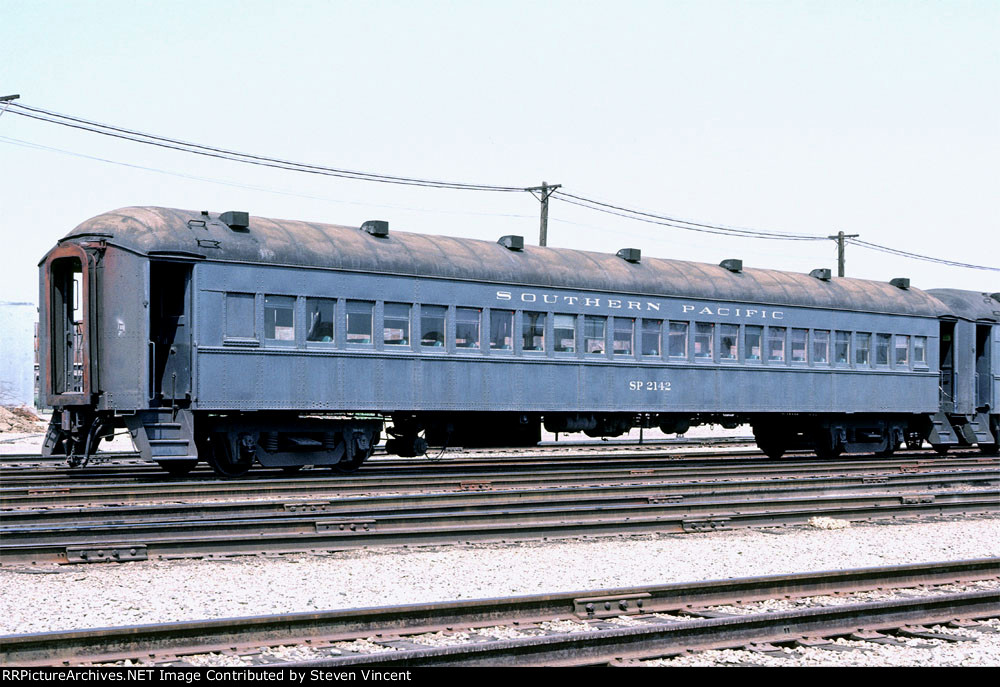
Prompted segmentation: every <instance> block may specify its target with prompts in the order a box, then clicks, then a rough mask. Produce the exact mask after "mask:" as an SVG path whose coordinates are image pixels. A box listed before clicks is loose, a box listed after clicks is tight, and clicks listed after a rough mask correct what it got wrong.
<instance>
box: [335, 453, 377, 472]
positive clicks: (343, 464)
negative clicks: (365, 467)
mask: <svg viewBox="0 0 1000 687" xmlns="http://www.w3.org/2000/svg"><path fill="white" fill-rule="evenodd" d="M371 454H372V449H368V450H365V451H363V450H361V449H357V448H356V449H354V458H353V459H352V460H342V461H340V462H339V463H334V464H333V465H331V466H330V467H331V468H332V469H333V471H334V472H339V473H341V474H342V475H349V474H351V473H352V472H357V471H358V468H360V467H361V465H362V464H363V463H364V462H365V461H366V460H368V458H369V457H370V456H371Z"/></svg>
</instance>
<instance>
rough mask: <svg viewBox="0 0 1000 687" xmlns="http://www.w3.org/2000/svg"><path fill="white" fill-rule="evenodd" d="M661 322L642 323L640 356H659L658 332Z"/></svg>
mask: <svg viewBox="0 0 1000 687" xmlns="http://www.w3.org/2000/svg"><path fill="white" fill-rule="evenodd" d="M661 331H663V320H643V321H642V354H643V355H660V332H661Z"/></svg>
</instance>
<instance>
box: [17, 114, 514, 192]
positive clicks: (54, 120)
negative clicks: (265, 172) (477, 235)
mask: <svg viewBox="0 0 1000 687" xmlns="http://www.w3.org/2000/svg"><path fill="white" fill-rule="evenodd" d="M10 113H11V114H16V115H19V116H21V117H28V118H30V119H35V120H38V121H42V122H48V123H50V124H57V125H59V126H64V127H69V128H73V129H79V130H82V131H88V132H90V133H95V134H100V135H102V136H109V137H112V138H119V139H124V140H128V141H133V142H135V143H144V144H146V145H153V146H157V147H160V148H168V149H171V150H179V151H181V152H187V153H193V154H196V155H203V156H206V157H214V158H220V159H225V160H231V161H234V162H243V163H246V164H255V165H260V166H263V167H273V168H277V169H288V170H291V171H297V172H305V173H309V174H321V175H325V176H336V177H342V178H347V179H357V180H361V181H376V182H380V183H389V184H401V185H407V186H426V187H432V188H445V189H451V190H462V191H494V192H506V193H513V192H517V193H520V192H524V191H526V190H527V189H526V188H525V187H523V186H496V185H490V184H475V183H466V182H453V181H440V180H435V179H420V178H416V177H404V176H395V175H390V174H377V173H374V172H360V171H356V170H349V169H341V168H337V167H327V166H324V165H314V164H308V163H301V162H294V161H291V160H283V159H280V158H274V157H268V156H265V155H256V154H251V153H241V152H238V151H234V150H227V149H225V148H217V147H214V146H206V145H202V144H200V143H192V142H189V141H182V140H179V139H174V138H169V137H166V136H160V135H157V134H148V133H144V132H141V131H135V130H132V129H126V128H124V127H118V126H113V125H110V124H102V123H101V122H95V121H91V120H88V119H83V118H80V117H74V116H71V115H64V114H60V113H58V112H53V111H51V110H45V109H42V108H39V107H31V106H28V105H24V104H23V103H13V102H12V103H10Z"/></svg>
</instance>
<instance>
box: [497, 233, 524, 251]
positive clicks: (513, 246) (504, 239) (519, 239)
mask: <svg viewBox="0 0 1000 687" xmlns="http://www.w3.org/2000/svg"><path fill="white" fill-rule="evenodd" d="M497 243H499V244H500V245H501V246H503V247H504V248H506V249H507V250H524V237H523V236H513V235H511V236H501V237H500V240H499V241H497Z"/></svg>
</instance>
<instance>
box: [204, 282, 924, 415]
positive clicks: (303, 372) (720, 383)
mask: <svg viewBox="0 0 1000 687" xmlns="http://www.w3.org/2000/svg"><path fill="white" fill-rule="evenodd" d="M197 269H198V271H199V276H198V284H199V293H198V298H199V309H198V312H199V313H201V318H202V326H201V328H200V330H199V331H200V332H201V334H202V336H201V341H200V342H199V346H200V347H199V372H200V379H199V382H198V393H197V402H198V407H199V408H201V409H206V410H207V409H218V410H225V409H267V408H276V409H288V410H294V409H320V410H329V411H383V412H391V411H394V410H415V411H433V410H442V411H443V410H452V411H455V410H483V411H502V410H516V411H524V412H528V411H534V412H546V411H549V412H554V411H569V412H572V411H599V410H600V411H608V412H655V411H663V412H670V411H678V412H680V411H683V412H718V411H719V409H720V408H724V409H725V410H726V412H732V413H753V412H815V413H830V412H854V413H862V412H874V411H889V412H901V413H927V412H933V411H934V410H935V409H936V407H937V401H938V398H937V397H938V388H937V387H938V382H937V374H936V371H935V369H934V365H935V362H934V361H935V360H936V356H937V324H936V320H933V319H931V318H917V317H912V316H911V317H904V316H894V315H886V314H871V313H859V312H850V311H832V310H825V309H810V308H789V307H780V306H771V305H766V304H752V303H751V304H743V303H727V302H714V301H706V300H697V299H686V298H649V297H643V298H639V297H632V296H621V295H619V294H606V293H594V292H577V291H570V290H565V289H548V290H546V291H545V292H533V291H528V290H525V289H517V288H513V287H509V286H505V285H492V284H479V283H466V282H460V281H454V280H432V279H419V280H417V279H410V278H405V277H399V276H392V275H366V274H354V273H342V272H329V271H324V270H315V269H301V268H281V267H261V266H251V265H228V264H221V263H203V264H199V265H198V266H197ZM251 273H252V274H253V275H254V277H253V278H251V276H250V275H251ZM251 288H252V289H253V290H252V291H251V290H250V289H251ZM230 298H233V299H234V300H236V301H245V302H246V303H247V304H248V305H249V304H250V303H251V302H252V303H253V307H254V325H253V327H252V331H251V328H249V327H248V328H247V329H246V331H241V330H240V328H239V327H238V326H235V325H234V323H233V322H232V321H231V318H232V317H235V315H234V313H236V312H237V311H238V307H230V306H229V305H228V299H230ZM376 298H378V300H376ZM201 299H203V300H201ZM281 299H287V300H288V303H291V302H292V301H294V303H295V306H294V326H292V327H291V328H290V329H289V331H287V332H285V333H283V334H282V336H283V337H285V338H283V339H281V340H276V339H268V338H267V337H268V336H269V334H268V333H267V332H266V331H265V329H266V328H267V326H268V324H267V323H265V321H264V316H265V315H264V313H265V305H266V302H269V301H270V300H281ZM309 299H321V300H326V301H329V303H331V304H332V305H331V306H330V307H332V308H333V312H334V313H335V315H334V317H335V320H336V321H335V323H334V324H335V327H333V328H332V329H331V331H332V332H333V333H334V334H333V337H332V338H333V341H330V342H309V341H307V340H306V334H305V325H304V320H305V317H306V313H307V310H306V308H307V305H308V301H309ZM385 303H396V304H403V305H405V306H408V307H409V308H410V310H409V313H410V314H409V324H408V326H409V332H408V334H409V336H408V339H407V341H406V344H405V345H390V344H387V343H386V340H385V338H384V337H383V331H382V328H383V326H384V323H385ZM456 305H457V306H458V307H464V306H467V307H468V308H470V309H473V310H474V311H476V312H478V313H480V315H479V317H480V319H479V327H480V329H479V333H478V341H479V348H472V349H466V348H457V347H456V344H455V338H456ZM428 306H430V307H428ZM434 306H438V307H442V306H443V307H444V308H445V310H443V311H442V312H446V313H447V314H446V315H445V319H446V328H445V332H446V335H445V337H444V339H445V341H444V342H443V345H440V346H436V347H430V346H421V345H420V337H421V332H420V327H421V326H422V314H426V313H430V312H431V310H432V309H433V307H434ZM288 307H289V308H291V307H292V306H288ZM356 307H360V308H361V310H362V311H364V312H365V313H370V314H365V315H364V316H363V319H362V324H363V325H364V327H367V328H366V329H364V331H363V332H362V334H360V335H359V334H357V333H356V332H353V333H352V331H351V327H352V326H354V325H349V324H348V320H347V316H346V315H345V311H347V310H349V309H351V308H356ZM366 308H367V310H365V309H366ZM505 311H513V312H514V313H515V318H514V320H513V322H514V323H515V327H514V331H513V335H514V337H513V338H514V340H513V346H510V348H511V349H512V350H497V349H491V348H490V345H489V344H490V338H489V334H490V332H489V331H488V330H487V327H488V324H487V319H488V317H489V313H490V312H497V313H503V312H505ZM531 312H538V313H545V314H546V318H545V319H546V324H545V329H544V338H545V340H546V343H545V345H544V349H545V350H541V351H527V350H524V341H523V336H519V335H518V334H519V333H520V332H523V328H524V327H526V324H525V322H526V321H527V316H526V315H525V313H531ZM559 313H562V314H564V315H565V316H569V317H571V318H573V321H574V322H575V323H576V324H577V326H578V325H579V323H580V322H581V321H582V319H583V317H586V316H587V315H592V316H596V317H599V318H602V322H603V326H604V338H603V343H601V341H602V340H600V339H599V340H597V341H598V342H597V344H596V347H597V348H598V349H599V350H600V353H598V354H593V355H590V354H583V353H579V352H577V351H579V350H581V348H580V343H581V339H582V336H581V335H580V332H579V331H577V335H576V339H575V346H574V347H575V348H576V349H577V350H576V351H574V352H572V353H561V352H558V351H554V350H553V346H552V337H553V324H552V320H553V318H554V316H555V315H556V314H559ZM623 315H624V317H625V318H626V319H625V320H624V321H625V322H626V324H627V326H628V327H631V337H632V338H631V340H630V342H629V344H628V346H629V347H630V349H631V350H629V352H628V354H624V355H619V354H615V353H613V352H612V350H613V346H614V344H615V340H614V338H613V335H614V333H613V331H612V327H613V323H614V322H615V320H614V318H616V317H617V318H622V317H623ZM644 319H645V320H651V321H653V322H654V323H658V324H656V325H655V326H657V327H660V330H661V336H660V337H659V343H658V344H657V346H658V348H659V354H658V355H656V356H645V355H641V351H640V345H639V337H640V336H641V330H640V327H641V323H642V322H643V320H644ZM671 320H676V321H678V322H687V323H689V325H690V326H689V331H688V334H687V341H686V346H688V347H689V348H690V350H689V351H688V354H687V356H686V357H685V358H684V359H683V360H674V359H671V358H670V357H669V355H668V352H667V350H666V346H667V341H666V338H667V334H666V331H667V330H666V324H665V323H668V322H670V321H671ZM220 323H221V325H220ZM695 323H704V324H706V325H710V326H711V328H712V334H711V336H714V339H713V340H712V343H711V344H710V347H711V348H713V349H715V350H714V351H713V352H712V353H711V356H712V357H707V358H704V359H701V358H698V357H695V356H694V353H693V351H694V348H695V346H697V345H699V341H698V340H697V339H696V334H695V332H694V325H695ZM747 324H750V325H751V326H757V327H761V331H762V332H764V331H766V330H764V329H763V328H764V327H766V326H770V327H773V328H776V329H775V331H781V332H782V336H783V337H785V343H784V344H783V347H784V352H783V354H782V357H783V360H780V361H774V360H766V359H764V358H765V356H759V357H761V358H762V359H761V360H749V359H747V357H748V356H746V355H745V351H743V352H741V353H740V355H739V359H736V360H723V359H720V351H719V350H718V347H719V343H720V336H721V335H720V333H719V332H720V331H721V328H722V326H723V325H736V326H738V327H739V325H742V327H739V328H738V329H737V330H734V331H738V332H739V335H738V336H739V338H740V341H739V343H738V347H739V348H741V349H742V348H744V347H745V342H744V341H743V337H744V336H745V333H746V329H745V327H746V325H747ZM517 325H520V326H517ZM578 328H579V327H578ZM793 330H795V331H799V332H804V334H802V336H808V337H815V336H817V335H816V334H815V331H816V330H820V331H821V332H823V333H824V336H825V337H826V338H827V340H828V344H827V347H826V351H827V356H828V359H827V361H826V362H824V363H821V364H817V363H814V362H812V361H811V360H805V359H804V360H802V361H801V362H798V361H794V362H793V361H791V360H789V359H788V358H790V357H791V350H790V349H791V345H792V343H791V339H789V338H788V337H789V336H790V332H792V331H793ZM838 331H846V332H857V331H864V332H867V333H868V334H870V336H871V337H873V340H874V337H875V336H876V335H877V333H879V332H884V333H886V334H888V335H891V336H890V337H889V338H888V339H887V340H886V341H887V343H885V346H889V347H891V346H894V345H895V339H894V337H895V336H896V335H902V336H904V337H907V338H906V341H907V342H910V341H911V340H912V339H914V337H917V336H920V337H923V340H924V342H925V351H924V353H923V354H922V355H923V356H924V358H925V361H926V364H922V365H910V364H909V356H910V355H912V352H911V351H912V350H913V346H912V343H907V344H906V347H907V348H906V353H905V354H904V355H905V356H906V357H907V363H906V364H905V365H902V366H898V367H897V365H896V361H895V359H894V358H893V359H886V360H885V364H884V365H881V366H879V365H872V364H869V365H865V366H857V365H855V364H854V361H853V359H852V360H848V361H846V362H844V363H842V364H835V363H833V362H832V356H833V348H832V346H833V342H832V341H830V340H829V339H831V338H832V337H833V336H834V335H835V333H836V332H838ZM234 334H246V335H247V336H242V337H240V336H233V335H234ZM359 336H360V337H361V338H360V340H362V341H363V343H360V344H358V343H354V341H357V340H359V339H358V337H359ZM351 337H354V338H353V339H352V338H351ZM366 337H367V338H366ZM804 340H805V341H806V344H805V345H806V346H807V347H810V351H811V346H812V345H813V339H812V338H809V339H804ZM869 353H870V355H872V356H875V355H876V353H875V349H871V350H870V351H869ZM852 354H853V351H852ZM895 354H896V353H895V351H894V350H893V349H892V348H890V349H889V350H888V351H884V352H882V353H880V355H888V356H890V357H892V356H894V355H895ZM810 356H811V353H810ZM872 362H874V360H873V361H872Z"/></svg>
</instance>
